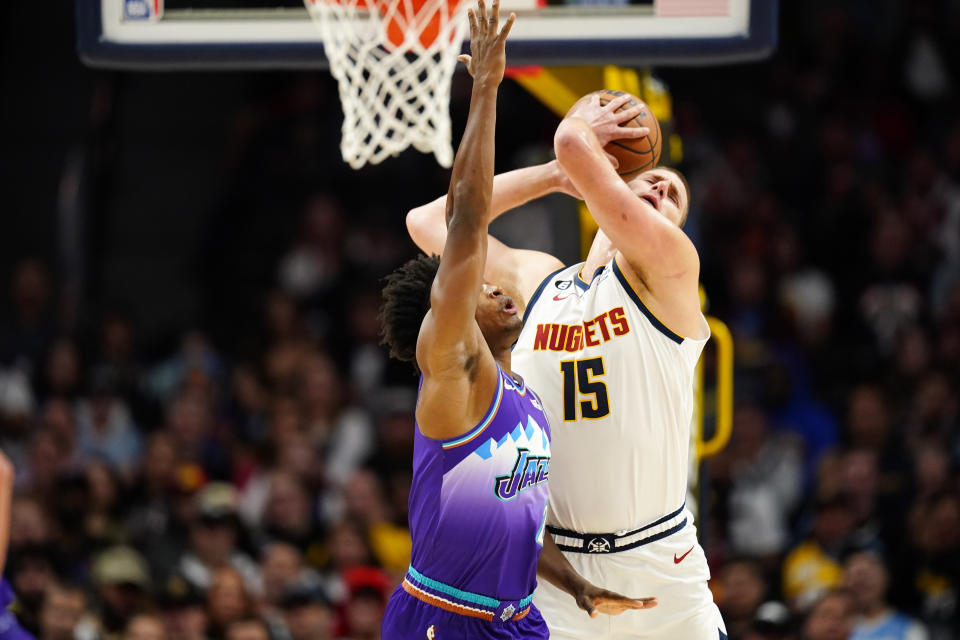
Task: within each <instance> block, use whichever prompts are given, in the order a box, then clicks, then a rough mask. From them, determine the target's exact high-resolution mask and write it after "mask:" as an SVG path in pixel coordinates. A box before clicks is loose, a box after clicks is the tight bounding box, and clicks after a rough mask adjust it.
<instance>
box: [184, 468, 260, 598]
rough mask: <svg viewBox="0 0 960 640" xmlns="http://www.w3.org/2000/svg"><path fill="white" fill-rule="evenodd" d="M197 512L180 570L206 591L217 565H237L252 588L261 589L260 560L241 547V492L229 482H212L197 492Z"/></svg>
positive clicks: (198, 587) (220, 566)
mask: <svg viewBox="0 0 960 640" xmlns="http://www.w3.org/2000/svg"><path fill="white" fill-rule="evenodd" d="M195 506H196V514H195V518H194V520H193V522H192V523H191V524H190V535H189V548H188V549H187V550H186V551H185V552H184V553H183V554H182V555H181V556H180V560H179V561H178V562H177V566H176V570H177V572H178V573H179V574H180V575H182V576H183V577H184V578H185V579H186V580H187V581H189V582H190V583H191V584H192V585H193V586H194V587H195V588H196V589H198V590H199V591H201V592H205V591H206V590H207V589H208V588H209V587H210V584H211V582H212V580H213V573H214V571H216V570H217V569H220V568H224V567H233V568H234V569H236V570H237V571H238V572H239V573H240V575H242V576H243V580H244V582H245V583H246V587H247V589H248V590H249V591H253V592H258V591H259V589H260V572H259V569H258V568H257V564H256V563H255V562H254V561H253V559H251V558H250V556H248V555H247V554H245V553H243V552H242V551H241V550H240V549H238V548H237V535H238V527H239V520H238V518H237V492H236V489H234V488H233V486H232V485H230V484H228V483H225V482H211V483H209V484H207V485H206V486H205V487H203V489H201V490H200V491H199V492H197V494H196V496H195Z"/></svg>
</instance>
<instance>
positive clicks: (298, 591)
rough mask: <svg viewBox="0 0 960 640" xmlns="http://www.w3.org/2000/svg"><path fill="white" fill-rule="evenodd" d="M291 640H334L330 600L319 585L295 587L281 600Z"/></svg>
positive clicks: (281, 607)
mask: <svg viewBox="0 0 960 640" xmlns="http://www.w3.org/2000/svg"><path fill="white" fill-rule="evenodd" d="M280 609H281V610H282V611H283V620H284V622H285V624H286V628H287V631H288V633H289V634H290V640H333V638H334V635H333V633H334V622H335V620H334V617H333V612H332V610H331V608H330V601H329V600H327V597H326V596H325V595H324V594H323V592H322V591H321V590H320V589H319V588H318V587H317V586H314V587H303V586H300V587H294V588H293V589H291V590H289V591H288V592H287V593H286V594H285V595H284V597H283V598H282V599H281V600H280Z"/></svg>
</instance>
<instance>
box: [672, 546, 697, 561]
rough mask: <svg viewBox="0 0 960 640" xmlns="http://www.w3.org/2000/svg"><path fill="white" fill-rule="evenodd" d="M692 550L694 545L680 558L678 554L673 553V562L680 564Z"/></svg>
mask: <svg viewBox="0 0 960 640" xmlns="http://www.w3.org/2000/svg"><path fill="white" fill-rule="evenodd" d="M691 551H693V547H690V548H689V549H687V553H685V554H683V555H682V556H680V557H679V558H678V557H677V554H673V564H680V563H681V562H683V559H684V558H686V557H687V555H688V554H689V553H690V552H691Z"/></svg>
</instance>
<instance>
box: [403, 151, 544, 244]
mask: <svg viewBox="0 0 960 640" xmlns="http://www.w3.org/2000/svg"><path fill="white" fill-rule="evenodd" d="M562 178H563V174H562V172H561V170H560V165H558V164H557V161H556V160H552V161H550V162H547V163H545V164H540V165H535V166H532V167H524V168H523V169H515V170H513V171H508V172H506V173H501V174H500V175H497V176H495V177H494V178H493V197H492V198H491V200H490V208H489V209H488V211H487V223H488V224H489V223H490V222H492V221H493V220H495V219H496V218H498V217H499V216H501V215H502V214H504V213H506V212H507V211H510V210H512V209H516V208H517V207H519V206H521V205H523V204H526V203H527V202H530V201H531V200H535V199H537V198H540V197H542V196H545V195H547V194H550V193H555V192H556V191H558V190H559V185H560V184H561V180H562ZM446 207H447V196H445V195H444V196H442V197H440V198H437V199H436V200H434V201H433V202H429V203H427V204H425V205H422V206H420V207H417V208H416V209H411V210H410V212H409V213H407V231H408V232H409V234H410V238H411V239H412V240H413V242H414V243H415V244H416V245H417V246H418V247H420V249H421V250H422V251H423V252H424V253H427V254H432V253H437V254H439V253H440V252H441V251H442V249H443V243H444V241H445V240H446V235H447V224H446Z"/></svg>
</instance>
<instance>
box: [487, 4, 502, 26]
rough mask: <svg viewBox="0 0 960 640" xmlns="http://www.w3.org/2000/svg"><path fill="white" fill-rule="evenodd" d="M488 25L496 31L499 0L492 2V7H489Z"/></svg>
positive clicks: (498, 22)
mask: <svg viewBox="0 0 960 640" xmlns="http://www.w3.org/2000/svg"><path fill="white" fill-rule="evenodd" d="M489 20H490V24H491V26H493V27H494V31H496V25H498V24H500V0H493V5H492V6H491V7H490V18H489Z"/></svg>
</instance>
